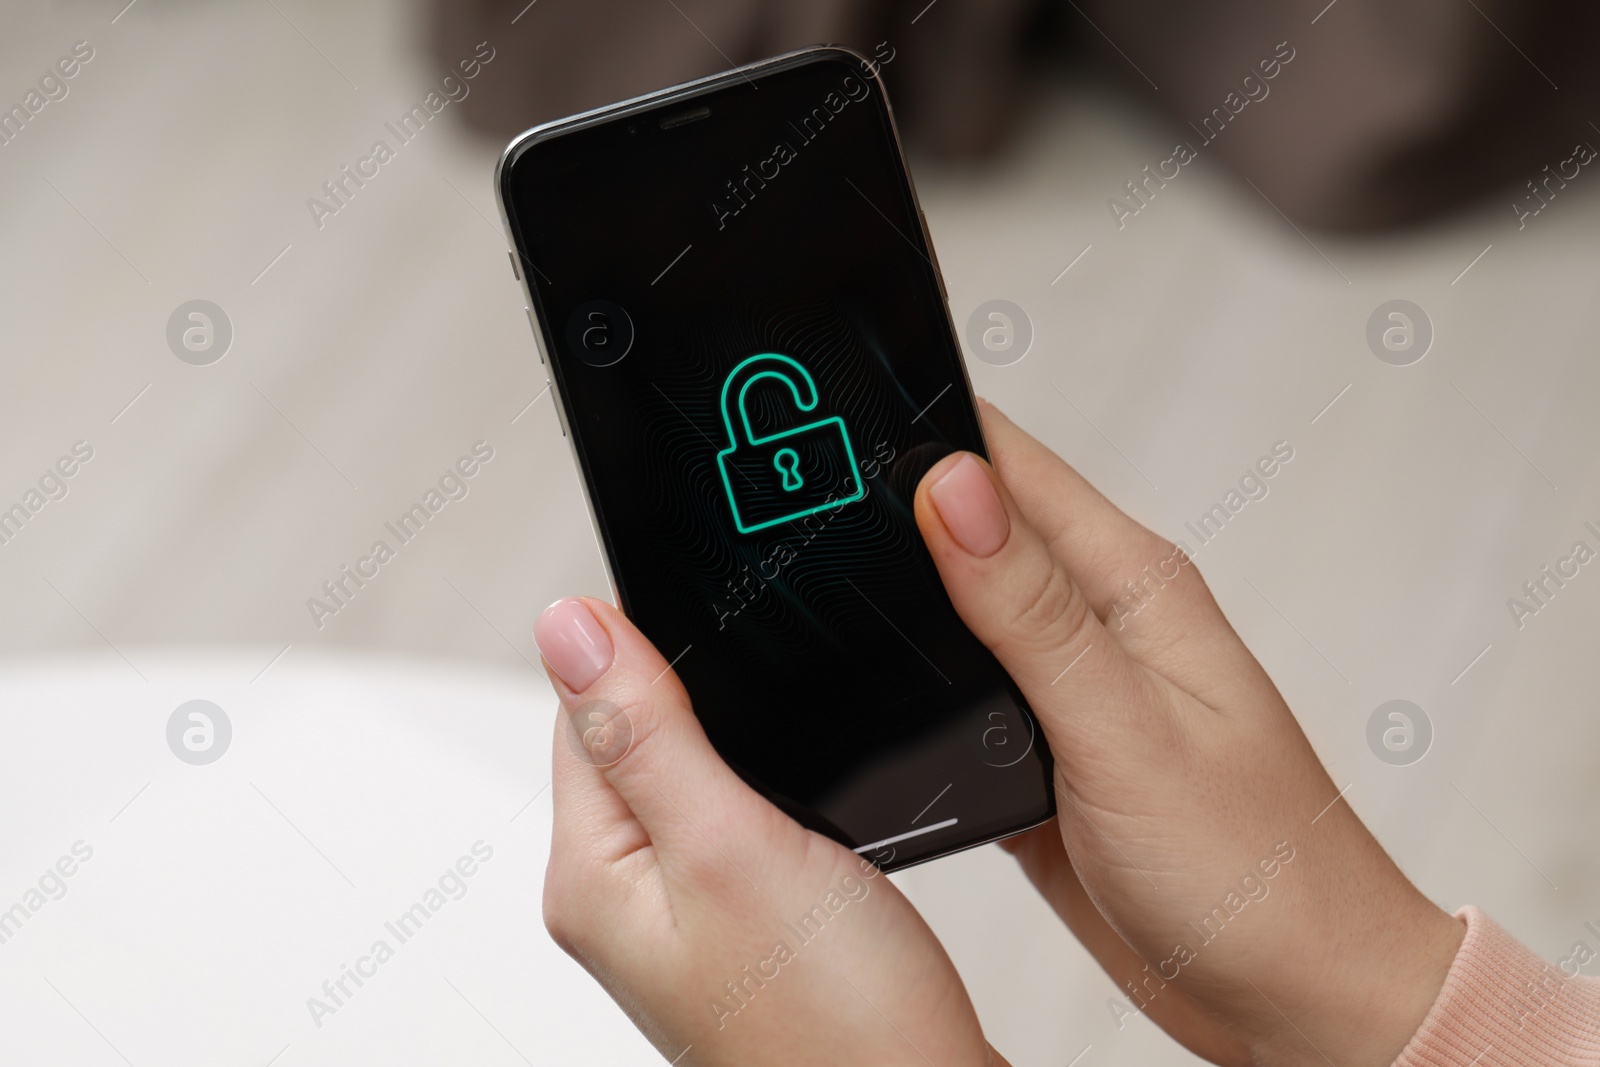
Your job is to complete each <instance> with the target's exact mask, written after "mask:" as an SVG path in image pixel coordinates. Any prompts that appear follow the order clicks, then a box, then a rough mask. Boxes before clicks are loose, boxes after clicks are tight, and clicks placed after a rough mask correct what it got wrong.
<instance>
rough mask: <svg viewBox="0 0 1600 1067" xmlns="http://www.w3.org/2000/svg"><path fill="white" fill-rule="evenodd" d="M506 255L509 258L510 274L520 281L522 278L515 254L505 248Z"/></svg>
mask: <svg viewBox="0 0 1600 1067" xmlns="http://www.w3.org/2000/svg"><path fill="white" fill-rule="evenodd" d="M506 255H507V256H509V257H510V259H511V276H512V277H513V278H515V279H516V280H517V281H519V282H520V281H521V280H522V272H521V271H519V270H517V254H516V253H515V252H513V251H511V250H510V249H507V250H506Z"/></svg>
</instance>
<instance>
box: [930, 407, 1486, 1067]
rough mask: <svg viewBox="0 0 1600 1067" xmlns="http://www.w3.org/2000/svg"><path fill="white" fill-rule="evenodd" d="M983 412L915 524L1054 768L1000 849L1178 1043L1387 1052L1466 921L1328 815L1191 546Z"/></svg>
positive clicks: (1388, 1056)
mask: <svg viewBox="0 0 1600 1067" xmlns="http://www.w3.org/2000/svg"><path fill="white" fill-rule="evenodd" d="M983 414H984V427H985V432H986V434H987V437H988V440H989V442H990V445H991V449H992V452H993V455H994V467H993V468H991V467H990V466H989V465H987V464H985V463H984V462H983V461H981V460H979V459H978V458H976V457H975V456H972V455H970V454H967V453H959V454H957V455H954V456H949V457H946V458H945V459H944V460H941V461H940V462H939V463H938V464H937V465H936V466H935V467H934V468H933V469H932V470H930V471H929V472H928V474H927V475H926V476H925V477H924V478H923V480H922V484H921V485H920V487H919V488H918V491H917V497H916V513H917V521H918V524H919V525H920V526H921V528H922V533H923V537H924V539H925V540H926V542H927V545H928V549H929V551H930V552H931V553H932V554H933V558H934V561H935V562H936V563H937V565H938V567H939V571H940V573H941V575H942V576H943V578H944V583H945V587H946V589H947V590H948V592H949V594H950V598H951V600H952V601H953V602H954V604H955V606H956V609H957V610H958V611H959V612H960V613H961V616H962V618H963V619H965V620H966V623H967V625H968V626H969V627H971V629H972V631H973V632H974V633H975V634H977V636H978V637H979V638H980V639H981V640H982V641H983V642H984V643H985V644H986V645H987V646H988V647H989V648H990V649H991V650H992V651H993V652H994V654H995V655H996V657H998V658H999V660H1000V662H1001V663H1002V664H1003V665H1004V666H1005V668H1006V670H1007V671H1008V672H1009V673H1010V675H1011V676H1012V678H1013V679H1015V680H1016V682H1017V684H1018V685H1019V686H1020V687H1021V689H1022V691H1023V693H1024V694H1025V696H1026V697H1027V699H1028V701H1029V703H1030V704H1031V705H1032V707H1033V709H1034V711H1035V713H1036V714H1037V715H1038V718H1039V721H1040V723H1041V725H1042V728H1043V731H1044V735H1045V737H1046V739H1047V740H1048V742H1049V745H1050V748H1051V751H1052V753H1053V754H1054V756H1055V766H1056V772H1055V785H1056V790H1057V805H1058V816H1057V819H1056V822H1055V823H1052V824H1049V825H1047V826H1043V827H1039V828H1038V829H1036V830H1033V831H1030V832H1029V833H1028V834H1025V835H1023V836H1021V837H1018V838H1013V839H1012V840H1011V841H1009V842H1007V847H1008V848H1009V849H1010V850H1011V851H1012V852H1013V853H1015V854H1016V856H1017V858H1018V859H1019V860H1020V861H1021V863H1022V866H1023V868H1024V869H1025V870H1026V872H1027V874H1028V876H1029V877H1030V878H1031V879H1032V880H1033V882H1034V884H1035V885H1036V886H1037V887H1038V888H1039V890H1040V892H1041V893H1043V894H1044V896H1045V897H1046V898H1047V899H1048V900H1049V901H1050V903H1051V904H1052V906H1053V907H1054V908H1055V910H1056V911H1057V913H1058V914H1060V916H1061V917H1062V918H1063V919H1064V920H1065V921H1066V923H1067V924H1068V925H1069V926H1070V927H1071V928H1072V930H1073V932H1074V933H1075V934H1076V935H1077V936H1078V938H1079V939H1080V940H1081V941H1082V942H1083V944H1084V945H1085V946H1086V947H1087V948H1088V949H1089V950H1090V951H1091V952H1092V953H1093V954H1094V955H1095V957H1096V958H1097V959H1098V960H1099V962H1100V964H1101V965H1102V966H1103V967H1104V968H1105V969H1106V971H1107V972H1108V973H1109V974H1110V975H1111V977H1112V979H1113V980H1114V981H1115V982H1116V983H1117V985H1118V986H1119V987H1120V988H1123V989H1125V990H1128V991H1129V993H1128V996H1129V1000H1128V1002H1127V1004H1126V1007H1127V1010H1128V1012H1130V1013H1131V1012H1133V1011H1135V1010H1136V1009H1138V1008H1142V1010H1143V1011H1145V1012H1146V1013H1147V1014H1148V1015H1149V1016H1150V1018H1151V1019H1152V1020H1154V1021H1155V1022H1157V1023H1158V1024H1160V1025H1161V1026H1162V1027H1163V1028H1165V1029H1166V1030H1167V1031H1168V1032H1169V1033H1170V1034H1171V1035H1172V1036H1173V1037H1174V1038H1176V1039H1177V1040H1179V1041H1180V1042H1182V1043H1183V1044H1184V1045H1186V1046H1187V1047H1188V1048H1189V1049H1191V1050H1192V1051H1194V1052H1195V1053H1197V1054H1199V1055H1201V1056H1203V1057H1206V1058H1207V1059H1210V1060H1212V1061H1214V1062H1217V1063H1222V1064H1241V1065H1244V1064H1259V1063H1272V1064H1298V1063H1307V1064H1325V1063H1328V1062H1332V1063H1337V1064H1339V1065H1340V1067H1345V1065H1352V1067H1353V1065H1358V1064H1389V1063H1392V1062H1393V1061H1394V1059H1395V1057H1396V1056H1397V1055H1398V1054H1399V1053H1400V1051H1401V1049H1402V1048H1403V1047H1404V1046H1405V1044H1406V1042H1407V1041H1408V1040H1409V1038H1410V1036H1411V1034H1412V1033H1413V1032H1414V1031H1415V1030H1416V1028H1417V1027H1418V1026H1419V1025H1420V1024H1421V1022H1422V1019H1423V1017H1424V1016H1425V1015H1426V1014H1427V1012H1428V1009H1429V1007H1430V1006H1431V1005H1432V1004H1433V1001H1434V999H1435V998H1436V997H1437V995H1438V992H1439V989H1440V987H1441V986H1442V984H1443V982H1444V978H1445V974H1446V972H1447V971H1448V970H1449V967H1450V964H1451V961H1452V960H1453V959H1454V957H1455V953H1456V949H1457V948H1458V947H1459V945H1460V942H1461V938H1462V935H1463V932H1464V927H1463V926H1462V924H1461V923H1459V922H1457V921H1456V920H1455V919H1453V918H1451V917H1450V916H1449V915H1447V914H1446V913H1444V912H1443V911H1441V910H1440V909H1439V908H1438V907H1436V906H1434V905H1433V904H1432V903H1430V902H1429V901H1428V900H1427V899H1426V898H1425V897H1423V896H1422V894H1421V893H1419V892H1418V891H1417V890H1416V889H1415V888H1414V887H1413V886H1412V885H1411V884H1410V882H1408V881H1407V880H1406V878H1405V876H1404V875H1403V874H1401V872H1400V871H1399V869H1398V868H1396V866H1395V865H1394V863H1393V862H1392V861H1391V860H1390V859H1389V857H1388V856H1387V855H1386V854H1385V853H1384V851H1383V849H1382V847H1381V846H1380V845H1379V844H1378V843H1377V841H1376V840H1375V839H1374V838H1373V837H1372V835H1371V834H1370V833H1369V832H1368V831H1367V829H1366V827H1365V826H1364V825H1362V823H1361V820H1360V819H1359V818H1358V817H1357V816H1356V814H1355V813H1354V812H1353V811H1352V810H1351V809H1350V807H1349V805H1348V804H1346V803H1344V802H1342V801H1337V802H1336V798H1337V797H1338V796H1339V790H1338V788H1337V787H1336V786H1335V785H1334V783H1333V782H1332V781H1331V780H1330V779H1329V777H1328V775H1327V773H1326V772H1325V771H1324V770H1323V768H1322V765H1321V763H1320V762H1319V761H1318V759H1317V756H1316V753H1315V752H1313V751H1312V749H1311V746H1310V744H1309V743H1308V742H1307V740H1306V738H1305V735H1304V734H1303V733H1302V732H1301V730H1300V727H1299V725H1298V724H1297V723H1296V722H1295V719H1294V716H1293V715H1292V714H1291V712H1290V711H1289V708H1288V706H1287V705H1286V704H1285V703H1284V701H1283V698H1282V697H1281V696H1280V695H1279V694H1278V691H1277V689H1276V687H1274V686H1273V684H1272V680H1271V679H1270V678H1268V677H1267V674H1266V672H1265V671H1264V670H1262V668H1261V665H1260V664H1259V663H1257V662H1256V660H1255V658H1254V657H1253V656H1252V655H1251V654H1250V652H1249V650H1248V649H1246V648H1245V646H1244V644H1243V642H1241V641H1240V639H1239V637H1238V635H1237V634H1235V633H1234V631H1233V628H1232V627H1231V626H1229V624H1228V621H1227V619H1226V618H1225V617H1224V616H1223V614H1222V611H1221V610H1220V609H1219V608H1218V607H1217V604H1216V601H1215V600H1213V599H1212V597H1211V593H1210V591H1209V590H1208V589H1207V588H1206V585H1205V582H1204V580H1203V579H1202V578H1201V577H1200V575H1199V573H1198V572H1197V571H1196V570H1195V568H1194V566H1193V564H1192V563H1191V562H1190V561H1189V560H1188V559H1187V557H1186V556H1184V555H1182V554H1181V553H1179V552H1178V551H1177V550H1176V549H1175V548H1174V546H1173V545H1171V544H1170V543H1168V542H1166V541H1164V540H1163V539H1162V538H1160V537H1157V536H1156V535H1155V534H1153V533H1151V532H1150V531H1149V530H1147V529H1145V528H1144V527H1142V526H1140V525H1139V524H1138V523H1136V522H1134V521H1133V520H1132V519H1130V518H1128V516H1126V515H1124V514H1123V513H1122V512H1121V511H1119V510H1117V508H1116V507H1115V506H1113V505H1112V504H1111V503H1110V502H1109V501H1107V500H1106V499H1105V498H1104V497H1103V496H1101V495H1100V494H1099V493H1098V492H1096V491H1095V490H1094V489H1093V487H1091V486H1090V485H1089V484H1088V483H1087V482H1085V481H1084V480H1083V478H1082V477H1080V476H1079V475H1078V473H1077V472H1076V471H1074V470H1073V469H1072V468H1071V467H1069V466H1067V464H1066V463H1064V462H1062V460H1060V459H1059V458H1058V457H1056V456H1055V455H1054V454H1052V453H1051V452H1050V451H1049V450H1048V449H1046V448H1045V447H1044V446H1043V445H1041V444H1040V443H1039V442H1038V441H1036V440H1034V439H1033V438H1032V437H1030V436H1028V434H1026V433H1025V432H1023V431H1022V430H1021V429H1019V428H1018V427H1017V426H1016V425H1015V424H1014V423H1012V422H1011V421H1010V420H1008V419H1007V418H1006V417H1005V416H1004V415H1002V414H1000V412H999V411H998V410H997V409H995V408H993V407H992V406H989V405H984V411H983ZM1129 582H1133V583H1143V592H1142V594H1140V597H1139V598H1138V599H1127V598H1129V596H1130V590H1131V588H1132V587H1130V586H1129V585H1128V584H1127V583H1129ZM1135 609H1137V610H1135Z"/></svg>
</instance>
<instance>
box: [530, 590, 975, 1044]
mask: <svg viewBox="0 0 1600 1067" xmlns="http://www.w3.org/2000/svg"><path fill="white" fill-rule="evenodd" d="M534 635H535V637H536V639H537V640H538V643H539V648H540V650H541V651H542V652H543V654H544V659H545V662H546V664H548V665H549V667H550V668H551V681H552V683H553V684H554V686H555V689H556V693H557V695H558V696H559V697H560V698H561V705H562V708H563V709H564V710H563V711H562V712H561V713H560V714H559V715H558V716H557V723H556V738H555V744H554V759H555V767H554V804H555V829H554V833H553V835H552V837H551V841H550V865H549V867H548V869H547V871H546V874H545V887H544V916H545V924H546V925H547V926H548V927H549V929H550V933H551V935H552V936H553V937H554V938H555V940H556V941H557V943H559V944H560V945H561V947H562V948H564V949H565V950H566V951H567V952H568V953H569V954H570V955H572V956H573V957H574V958H575V959H577V960H578V962H580V963H581V964H583V966H584V967H585V968H587V969H588V971H589V973H590V974H592V975H594V977H595V978H596V979H598V980H599V982H600V983H601V985H603V986H605V988H606V991H607V992H609V993H610V994H611V996H612V997H613V998H614V999H615V1000H616V1001H617V1003H618V1004H620V1005H621V1006H622V1008H623V1010H624V1011H626V1012H627V1013H628V1014H629V1015H630V1016H631V1017H632V1018H633V1021H634V1023H635V1024H637V1025H638V1027H639V1029H640V1030H642V1031H643V1032H644V1034H645V1036H646V1037H648V1038H649V1039H650V1041H651V1042H652V1043H654V1045H655V1046H656V1048H657V1049H658V1050H659V1051H660V1052H661V1054H662V1055H663V1056H665V1057H666V1059H667V1060H669V1061H671V1062H672V1063H674V1064H677V1065H679V1067H696V1065H698V1067H707V1065H722V1064H726V1065H729V1067H734V1065H738V1067H760V1065H763V1064H775V1065H780V1064H781V1065H783V1067H798V1065H805V1064H817V1065H826V1067H833V1065H837V1064H851V1063H862V1064H867V1063H870V1064H874V1065H879V1064H917V1065H920V1067H929V1065H936V1067H946V1065H951V1067H955V1065H982V1064H986V1063H989V1064H1003V1062H1004V1061H1003V1060H1001V1059H1000V1058H999V1056H998V1055H992V1053H991V1050H990V1049H989V1047H988V1045H987V1043H986V1042H985V1041H984V1038H983V1031H982V1029H981V1028H980V1027H979V1025H978V1019H977V1016H976V1015H975V1014H974V1012H973V1009H972V1003H971V1002H970V1001H969V1000H968V998H967V992H966V990H965V989H964V988H963V987H962V984H961V979H960V977H959V976H957V974H956V971H955V968H954V967H953V966H952V965H951V963H950V959H949V957H948V956H946V955H945V952H944V950H943V949H942V948H941V947H940V946H939V942H938V941H937V940H936V939H935V938H934V936H933V932H932V931H931V930H929V929H928V927H927V925H926V924H925V923H924V922H923V921H922V919H921V917H920V916H918V915H917V913H916V911H915V910H914V909H913V908H912V907H911V905H910V904H909V903H908V902H907V901H906V899H905V898H904V897H903V896H901V895H900V892H899V891H898V890H897V889H895V887H894V886H893V885H891V884H890V883H889V880H888V879H887V878H885V877H883V876H882V875H881V874H879V873H878V870H877V868H875V867H874V866H872V864H871V863H869V862H866V861H864V860H862V859H861V858H860V857H858V856H855V855H853V854H852V853H851V852H849V851H848V850H846V849H845V848H843V847H842V846H840V845H838V844H835V843H834V842H832V841H830V840H828V839H826V838H823V837H819V836H818V835H816V834H813V833H811V832H810V831H808V830H804V829H802V828H801V827H800V826H799V825H798V824H797V823H795V822H794V821H793V820H791V819H790V818H789V817H788V816H786V815H784V814H783V813H782V812H780V811H778V810H777V809H776V808H774V807H773V806H772V805H771V804H769V803H768V802H767V801H766V800H764V799H762V798H761V797H760V796H758V795H757V794H756V793H755V792H753V791H752V790H751V789H750V788H749V787H748V786H746V785H745V784H744V783H743V782H742V781H740V780H739V778H738V777H737V776H736V775H735V774H734V773H733V772H732V771H731V770H730V769H729V768H728V766H727V765H726V764H725V763H723V761H722V760H721V759H720V758H719V757H718V756H717V754H716V753H715V752H714V751H713V750H712V748H711V745H710V743H709V742H708V741H707V740H706V736H705V733H704V732H703V731H702V730H701V728H700V724H699V722H698V721H697V720H696V719H695V717H694V715H693V713H692V712H691V711H690V709H689V700H688V697H687V695H686V694H685V693H684V690H683V687H682V685H680V684H679V682H678V679H677V676H676V675H675V674H673V673H672V671H671V670H670V668H669V667H668V665H667V662H666V660H664V659H663V658H662V657H661V656H660V655H659V654H658V653H657V652H656V650H655V649H654V648H652V647H651V646H650V644H649V642H648V641H646V640H645V639H644V637H643V635H641V634H640V633H639V632H638V631H637V630H636V629H634V627H633V626H632V625H631V624H630V623H629V622H628V621H627V620H626V619H624V618H623V617H622V616H621V614H619V613H618V612H617V611H616V610H615V609H613V608H611V607H609V606H607V605H605V604H603V603H601V602H599V601H595V600H587V599H585V600H562V601H558V602H557V603H555V604H554V605H552V606H551V607H550V608H549V609H548V610H547V611H546V612H545V613H544V614H543V615H542V616H540V618H539V621H538V623H537V625H536V626H535V628H534Z"/></svg>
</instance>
